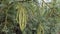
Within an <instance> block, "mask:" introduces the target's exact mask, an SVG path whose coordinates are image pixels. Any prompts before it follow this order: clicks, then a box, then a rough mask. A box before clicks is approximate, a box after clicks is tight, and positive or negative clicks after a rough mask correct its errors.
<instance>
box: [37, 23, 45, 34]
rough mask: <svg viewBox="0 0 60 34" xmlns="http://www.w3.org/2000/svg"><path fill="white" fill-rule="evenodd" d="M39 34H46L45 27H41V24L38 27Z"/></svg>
mask: <svg viewBox="0 0 60 34" xmlns="http://www.w3.org/2000/svg"><path fill="white" fill-rule="evenodd" d="M37 34H44V29H43V27H42V26H41V24H40V25H39V26H38V29H37Z"/></svg>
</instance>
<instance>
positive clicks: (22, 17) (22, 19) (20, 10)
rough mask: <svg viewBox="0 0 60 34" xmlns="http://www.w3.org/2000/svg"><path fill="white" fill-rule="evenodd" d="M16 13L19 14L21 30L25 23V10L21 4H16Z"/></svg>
mask: <svg viewBox="0 0 60 34" xmlns="http://www.w3.org/2000/svg"><path fill="white" fill-rule="evenodd" d="M17 7H18V14H19V26H20V29H21V31H23V30H24V29H25V27H26V24H27V11H26V9H25V7H24V6H22V4H18V5H17Z"/></svg>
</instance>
